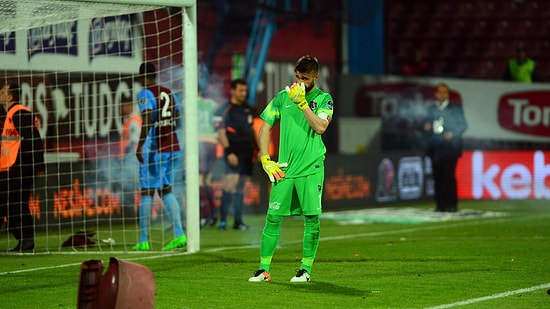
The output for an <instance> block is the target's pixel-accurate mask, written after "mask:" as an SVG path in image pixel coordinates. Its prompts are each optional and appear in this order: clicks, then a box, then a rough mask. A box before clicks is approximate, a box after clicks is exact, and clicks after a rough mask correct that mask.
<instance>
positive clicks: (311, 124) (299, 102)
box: [248, 56, 333, 282]
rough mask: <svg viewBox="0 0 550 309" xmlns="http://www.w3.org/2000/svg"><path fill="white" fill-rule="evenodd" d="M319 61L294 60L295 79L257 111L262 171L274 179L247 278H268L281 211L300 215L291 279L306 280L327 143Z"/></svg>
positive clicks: (328, 105)
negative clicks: (272, 145)
mask: <svg viewBox="0 0 550 309" xmlns="http://www.w3.org/2000/svg"><path fill="white" fill-rule="evenodd" d="M318 71H319V62H318V61H317V59H316V58H315V57H312V56H303V57H301V58H300V59H298V61H297V62H296V65H295V67H294V73H295V74H296V83H294V84H293V85H292V86H290V87H286V89H285V90H283V91H281V92H279V93H278V94H277V95H276V96H275V97H274V98H273V99H272V100H271V102H269V104H268V105H267V107H266V108H265V109H264V110H263V112H262V114H261V115H260V117H261V118H262V119H263V124H262V126H261V128H260V138H259V139H260V155H261V162H262V167H263V169H264V171H265V172H266V173H267V175H268V177H269V179H270V181H271V182H272V188H271V194H270V197H269V207H268V210H267V216H266V222H265V226H264V229H263V232H262V240H261V245H260V267H259V269H258V270H257V271H256V272H255V273H254V275H253V276H252V277H250V279H248V281H250V282H267V281H270V280H271V276H270V273H269V271H270V266H271V259H272V257H273V254H274V252H275V248H276V247H277V243H278V242H279V236H280V231H281V224H282V222H283V219H284V217H285V216H296V215H303V216H304V240H303V257H302V264H301V266H300V268H299V270H298V272H297V273H296V275H295V276H294V277H292V278H291V279H290V281H291V282H307V281H309V279H310V274H311V267H312V265H313V260H314V259H315V254H316V252H317V247H318V245H319V230H320V223H319V216H320V215H321V211H322V207H321V197H322V193H323V182H324V177H325V172H324V161H325V152H326V148H325V145H324V144H323V140H322V138H321V134H323V133H324V132H325V130H326V129H327V127H328V125H329V123H330V121H331V117H332V110H333V101H332V97H331V95H330V94H328V93H326V92H324V91H322V90H321V89H319V88H317V87H316V86H315V82H316V81H317V80H318V78H319V76H318ZM277 122H279V123H280V145H279V156H278V162H275V161H273V160H272V159H271V158H270V157H269V155H268V153H269V152H268V147H269V142H270V131H271V128H272V127H273V126H274V125H275V124H276V123H277Z"/></svg>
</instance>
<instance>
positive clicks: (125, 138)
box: [119, 113, 142, 159]
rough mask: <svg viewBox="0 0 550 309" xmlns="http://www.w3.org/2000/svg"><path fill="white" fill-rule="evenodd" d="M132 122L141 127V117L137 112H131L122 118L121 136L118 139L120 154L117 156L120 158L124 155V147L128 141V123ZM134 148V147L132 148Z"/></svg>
mask: <svg viewBox="0 0 550 309" xmlns="http://www.w3.org/2000/svg"><path fill="white" fill-rule="evenodd" d="M132 122H135V123H136V124H137V126H138V127H140V128H141V124H142V119H141V116H140V115H139V114H137V113H132V114H130V115H129V116H128V118H126V119H125V120H124V125H123V127H122V136H121V139H120V154H119V158H120V159H122V158H124V156H126V147H128V144H129V143H130V134H131V132H130V125H131V124H132ZM134 150H135V149H134Z"/></svg>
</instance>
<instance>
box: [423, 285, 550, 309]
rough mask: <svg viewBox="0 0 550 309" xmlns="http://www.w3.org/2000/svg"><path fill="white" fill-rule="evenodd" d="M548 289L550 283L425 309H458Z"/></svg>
mask: <svg viewBox="0 0 550 309" xmlns="http://www.w3.org/2000/svg"><path fill="white" fill-rule="evenodd" d="M548 288H550V283H545V284H540V285H535V286H532V287H529V288H524V289H519V290H514V291H507V292H503V293H498V294H493V295H489V296H483V297H479V298H472V299H467V300H463V301H459V302H455V303H450V304H444V305H439V306H435V307H428V308H425V309H446V308H453V307H458V306H465V305H471V304H475V303H479V302H483V301H488V300H493V299H498V298H504V297H508V296H512V295H516V294H521V293H529V292H533V291H536V290H542V289H548Z"/></svg>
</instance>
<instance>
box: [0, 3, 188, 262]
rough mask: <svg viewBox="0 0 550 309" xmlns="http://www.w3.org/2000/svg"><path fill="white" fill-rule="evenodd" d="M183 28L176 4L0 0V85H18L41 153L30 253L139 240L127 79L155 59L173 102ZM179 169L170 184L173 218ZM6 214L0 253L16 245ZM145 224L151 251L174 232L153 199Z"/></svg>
mask: <svg viewBox="0 0 550 309" xmlns="http://www.w3.org/2000/svg"><path fill="white" fill-rule="evenodd" d="M182 27H183V25H182V14H181V9H177V8H166V7H161V8H159V7H154V6H146V5H124V4H105V3H91V2H80V1H53V0H39V1H37V0H14V1H6V0H4V1H2V0H0V63H1V64H2V66H1V68H0V83H1V85H4V84H5V83H17V84H18V85H19V86H20V89H21V97H20V100H19V102H20V103H21V104H23V105H25V106H27V107H29V108H30V109H31V110H32V111H33V112H34V115H35V116H36V117H37V119H38V130H39V132H40V135H41V137H42V140H43V145H44V148H45V165H46V173H45V176H40V177H38V178H36V180H35V187H36V189H35V190H34V191H33V192H32V193H31V197H30V199H29V201H30V202H29V209H30V213H31V215H32V217H33V227H32V230H33V232H34V239H35V243H36V249H35V252H38V253H40V252H72V251H74V250H79V251H84V252H85V251H92V252H93V251H97V250H110V251H129V250H131V247H132V246H133V245H134V244H136V243H137V242H138V241H139V225H138V209H139V205H140V202H141V201H140V191H139V173H138V168H139V163H138V162H137V159H136V158H135V153H134V151H135V146H136V134H139V131H140V128H139V124H138V123H137V122H136V119H139V117H137V114H139V112H138V108H137V93H138V92H139V90H141V89H142V85H141V84H140V83H139V81H138V79H137V77H136V74H137V72H138V68H139V65H140V64H141V63H142V62H143V61H150V62H152V63H154V64H155V66H156V67H157V68H158V70H159V72H158V73H159V78H158V80H157V82H158V83H159V84H161V85H163V86H166V87H169V88H171V89H172V92H173V94H174V95H175V97H176V98H177V99H178V102H182V98H183V89H182V88H183V87H182V78H183V76H182V75H183V73H182V72H183V69H182V66H183V64H182V55H183V51H182ZM1 85H0V86H1ZM178 108H180V109H182V107H181V105H180V106H179V107H178ZM178 137H179V138H181V140H182V143H183V140H184V133H183V127H179V128H178ZM183 163H184V162H183V160H182V161H181V162H180V163H179V164H178V166H177V167H176V168H177V171H176V182H175V184H174V187H173V192H174V194H175V195H176V198H177V199H178V202H179V206H180V210H181V215H182V216H184V214H185V212H184V211H183V204H184V201H185V200H184V193H185V188H184V185H185V184H184V173H183V170H184V165H183ZM22 164H23V165H24V164H27V163H22ZM3 189H4V188H2V190H3ZM2 203H3V202H2V201H1V200H0V207H6V205H1V204H2ZM9 216H10V214H9V213H1V214H0V223H2V227H1V229H0V231H1V233H0V252H6V251H7V250H9V249H11V248H13V247H14V246H15V245H16V244H17V243H18V242H17V239H16V238H15V237H14V234H13V229H12V228H13V226H14V225H13V220H11V222H9V221H10V220H8V218H9ZM151 220H152V221H151V231H150V242H151V246H152V248H151V249H152V250H160V249H161V248H162V246H163V245H165V244H166V243H167V242H168V241H169V240H170V239H171V238H172V237H173V236H174V235H173V231H172V226H171V223H169V220H168V219H167V215H166V213H165V211H164V204H163V202H162V200H161V199H160V198H159V197H158V195H156V196H155V199H154V206H153V209H152V211H151ZM184 222H185V221H184ZM8 223H9V224H8Z"/></svg>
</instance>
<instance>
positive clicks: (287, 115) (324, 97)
mask: <svg viewBox="0 0 550 309" xmlns="http://www.w3.org/2000/svg"><path fill="white" fill-rule="evenodd" d="M306 100H307V101H308V102H309V108H310V109H311V110H312V111H313V113H314V114H316V115H317V116H319V117H321V118H323V119H327V121H329V122H330V120H331V118H332V112H333V101H332V96H331V95H330V94H328V93H326V92H324V91H322V90H321V89H319V88H317V87H316V88H315V89H313V90H312V91H311V92H310V93H307V94H306ZM260 117H261V118H262V119H263V120H264V121H265V122H267V123H268V124H270V125H271V126H274V125H275V124H276V123H277V122H280V143H279V157H278V158H277V161H278V162H280V163H283V162H286V163H288V167H286V168H283V170H284V172H285V174H286V177H287V178H294V177H303V176H307V175H311V174H315V173H318V172H321V171H322V170H323V168H324V161H325V153H326V147H325V144H324V143H323V139H322V138H321V134H318V133H316V132H315V131H314V130H313V129H312V128H311V126H310V125H309V123H308V122H307V120H306V117H305V116H304V115H303V112H302V111H301V110H300V109H299V108H298V106H296V104H294V102H292V100H291V99H290V98H289V97H288V94H287V93H286V91H284V90H283V91H281V92H279V93H278V94H277V95H276V96H275V97H274V98H273V99H272V100H271V102H269V104H268V105H267V106H266V108H265V109H264V110H263V112H262V114H261V115H260Z"/></svg>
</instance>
